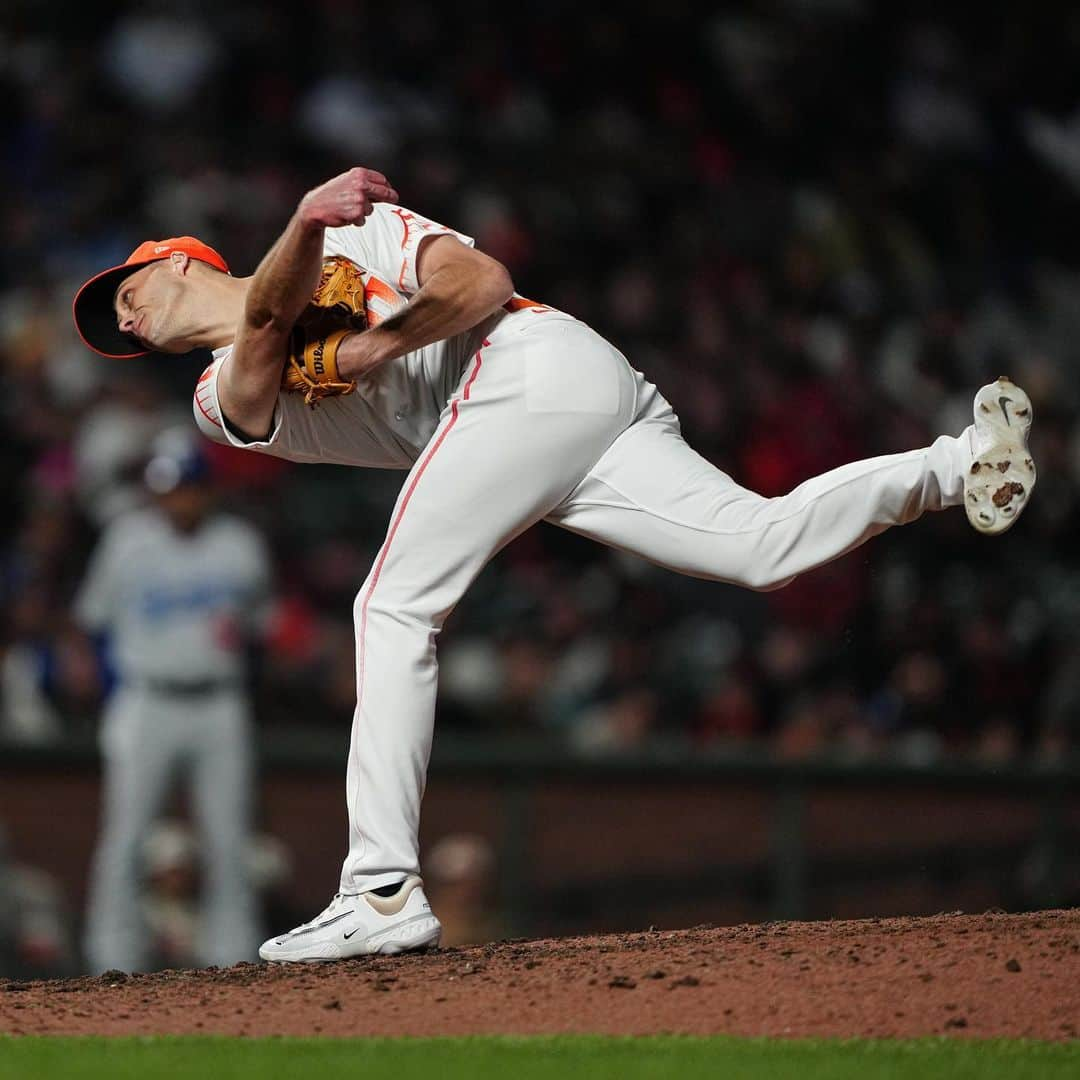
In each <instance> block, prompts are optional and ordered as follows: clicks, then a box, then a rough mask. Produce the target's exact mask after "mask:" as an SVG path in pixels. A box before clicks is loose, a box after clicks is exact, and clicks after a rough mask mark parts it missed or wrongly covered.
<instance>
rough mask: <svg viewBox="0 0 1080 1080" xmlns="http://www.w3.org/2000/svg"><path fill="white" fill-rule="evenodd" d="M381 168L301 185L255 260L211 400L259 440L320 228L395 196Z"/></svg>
mask: <svg viewBox="0 0 1080 1080" xmlns="http://www.w3.org/2000/svg"><path fill="white" fill-rule="evenodd" d="M397 197H398V196H397V192H396V191H395V190H394V189H393V187H391V186H390V182H389V181H388V180H387V179H386V177H385V176H383V174H382V173H379V172H375V171H374V170H372V169H362V168H355V169H350V170H349V171H348V172H346V173H342V174H341V175H340V176H335V177H334V178H333V179H332V180H328V181H327V182H326V183H325V184H322V185H321V186H320V187H317V188H314V189H313V190H311V191H309V192H308V193H307V194H306V195H305V196H304V197H303V198H302V199H301V200H300V203H299V205H298V206H297V208H296V212H295V213H294V214H293V216H292V218H291V219H290V220H289V223H288V225H287V226H286V227H285V231H284V232H283V233H282V234H281V236H279V237H278V239H277V241H276V242H275V243H274V245H273V247H271V248H270V250H269V251H268V252H267V253H266V255H265V256H264V257H263V260H262V262H260V263H259V267H258V269H257V270H256V271H255V276H254V277H253V278H252V281H251V286H250V288H249V291H248V294H247V299H246V302H245V305H244V315H243V318H242V319H241V320H240V325H239V326H238V327H237V330H236V340H235V343H234V345H233V350H232V353H231V354H230V355H229V357H228V358H227V359H226V360H225V362H224V363H223V364H222V367H221V371H220V373H219V375H218V401H219V403H220V405H221V410H222V412H223V413H224V415H225V418H226V419H227V420H228V422H229V424H230V426H231V427H233V428H237V429H239V430H240V431H241V432H243V433H244V434H245V435H248V436H250V437H252V438H259V437H260V436H261V435H262V434H263V433H265V432H267V431H269V430H270V426H271V424H272V423H273V418H274V406H275V404H276V402H277V396H278V390H279V388H280V385H281V373H282V368H283V366H284V363H285V357H286V353H287V351H288V344H289V334H290V333H291V332H292V328H293V325H294V324H295V323H296V320H297V319H298V318H299V317H300V315H301V313H302V312H303V310H304V308H305V307H307V305H308V302H309V301H310V300H311V296H312V294H313V293H314V292H315V289H316V288H317V286H318V284H319V273H320V271H321V268H322V255H323V232H324V230H325V229H327V228H328V227H331V226H340V225H354V224H361V223H362V222H363V221H364V219H365V218H366V217H367V216H368V214H370V213H371V210H372V206H373V204H374V203H376V202H380V201H384V202H396V201H397Z"/></svg>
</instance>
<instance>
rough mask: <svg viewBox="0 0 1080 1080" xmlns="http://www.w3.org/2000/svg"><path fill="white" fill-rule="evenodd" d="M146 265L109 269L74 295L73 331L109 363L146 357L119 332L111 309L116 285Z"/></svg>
mask: <svg viewBox="0 0 1080 1080" xmlns="http://www.w3.org/2000/svg"><path fill="white" fill-rule="evenodd" d="M147 261H148V262H154V261H156V260H154V259H149V260H147ZM146 265H147V263H145V262H142V263H125V264H124V265H123V266H114V267H112V269H111V270H103V271H102V272H101V273H100V274H98V275H97V276H95V277H92V278H91V279H90V280H89V281H88V282H87V283H86V284H85V285H84V286H83V287H82V288H81V289H80V290H79V291H78V292H77V293H76V294H75V300H74V302H73V303H72V305H71V313H72V315H73V316H74V319H75V329H76V330H78V332H79V337H81V338H82V339H83V342H84V343H85V344H86V345H87V347H88V348H91V349H93V350H94V352H96V353H99V354H100V355H101V356H108V357H109V358H110V359H113V360H131V359H133V358H134V357H136V356H146V354H147V353H149V352H150V351H151V350H150V349H147V348H146V347H145V346H144V345H143V344H142V343H141V342H140V341H139V339H138V338H136V337H135V336H134V335H132V334H125V333H122V332H121V330H120V328H119V327H118V326H117V325H116V309H115V308H114V307H113V299H114V298H115V296H116V290H117V288H118V287H119V285H120V282H121V281H123V280H124V278H126V277H127V276H128V275H129V274H134V273H135V271H136V270H138V269H139V268H140V267H142V266H146Z"/></svg>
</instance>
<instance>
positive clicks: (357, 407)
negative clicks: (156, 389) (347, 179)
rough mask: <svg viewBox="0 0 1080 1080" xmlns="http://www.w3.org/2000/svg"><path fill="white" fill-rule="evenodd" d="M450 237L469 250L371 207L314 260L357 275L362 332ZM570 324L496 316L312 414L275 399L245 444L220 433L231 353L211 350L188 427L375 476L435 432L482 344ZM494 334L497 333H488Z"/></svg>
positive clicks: (330, 235) (388, 208) (528, 313)
mask: <svg viewBox="0 0 1080 1080" xmlns="http://www.w3.org/2000/svg"><path fill="white" fill-rule="evenodd" d="M439 235H450V236H455V237H457V239H458V240H460V241H461V242H462V243H463V244H467V245H468V246H469V247H472V246H473V240H472V237H469V236H465V235H464V234H462V233H459V232H457V231H456V230H454V229H450V228H448V227H447V226H445V225H440V224H438V223H437V222H434V221H431V220H430V219H429V218H426V217H423V216H421V215H420V214H417V213H416V212H415V211H412V210H407V209H405V208H404V207H401V206H392V205H390V204H388V203H376V204H375V208H374V210H373V212H372V213H371V214H370V215H369V216H368V218H367V219H366V220H365V221H364V224H363V225H346V226H344V227H342V228H338V229H327V230H326V238H325V242H324V246H323V253H324V255H325V256H326V257H327V258H329V257H330V256H333V255H344V256H345V257H346V258H347V259H349V260H350V261H351V262H353V263H354V264H355V265H356V266H357V267H358V268H359V269H360V271H361V276H362V279H363V282H364V299H365V303H366V306H367V319H368V325H369V326H375V325H378V323H380V322H381V321H382V320H383V319H385V318H387V316H389V315H392V314H393V313H394V312H395V311H397V310H398V309H399V308H400V307H402V306H403V305H404V304H405V303H406V302H407V301H408V298H409V297H410V296H412V295H413V294H414V293H416V292H417V291H418V290H419V288H420V286H419V283H418V281H417V277H416V260H417V255H418V254H419V251H420V245H421V244H422V243H423V241H424V240H425V239H426V238H428V237H431V236H439ZM539 316H544V317H546V318H549V319H564V320H571V321H573V320H572V317H571V316H569V315H566V314H565V313H563V312H560V311H556V310H554V309H553V308H549V307H547V306H546V305H542V304H535V305H531V304H526V303H524V302H523V303H522V304H521V305H520V306H517V309H516V310H514V311H513V312H510V311H500V312H497V313H496V314H495V315H493V316H491V317H490V318H489V319H487V320H485V321H484V322H483V323H481V324H480V325H479V326H477V327H474V328H473V329H472V330H470V331H468V332H466V333H463V334H458V335H457V336H455V337H452V338H447V339H445V340H443V341H437V342H433V343H432V344H430V345H427V346H425V347H424V348H422V349H417V350H416V351H415V352H411V353H406V354H405V355H403V356H400V357H398V358H397V359H395V360H390V361H388V362H387V363H385V364H382V365H380V367H379V368H377V369H376V370H375V371H373V372H371V373H370V374H368V375H366V376H363V377H362V378H360V379H358V380H357V389H356V392H355V393H353V394H348V395H344V396H339V397H331V398H326V399H324V400H322V401H321V402H319V404H318V406H317V407H315V408H312V407H311V406H309V405H306V404H304V400H303V395H302V394H296V393H284V394H280V395H279V396H278V402H277V407H276V408H275V410H274V419H273V423H272V426H271V431H270V435H269V437H268V438H267V439H265V440H260V441H256V442H246V441H244V440H242V439H239V438H237V437H236V436H235V435H234V434H233V433H232V432H231V431H229V430H228V429H227V428H226V427H225V426H224V425H223V423H222V419H221V414H222V410H221V406H220V404H219V402H218V388H217V376H218V372H219V371H220V370H221V366H222V364H223V363H224V362H225V360H226V358H227V357H228V356H229V354H230V353H231V352H232V348H233V347H232V345H225V346H223V347H222V348H220V349H215V350H214V353H213V356H214V359H213V362H212V363H211V364H210V365H209V367H207V369H206V370H205V371H204V372H203V374H202V377H201V378H200V379H199V382H198V384H197V386H196V388H195V401H194V412H195V421H196V423H197V424H198V426H199V429H200V431H202V433H203V434H204V435H206V436H208V437H209V438H211V439H213V440H214V441H215V442H219V443H225V444H227V445H233V446H239V447H242V448H243V449H245V450H255V451H259V452H262V453H266V454H272V455H274V456H275V457H282V458H286V459H288V460H290V461H298V462H311V461H325V462H332V463H334V464H338V465H357V466H367V467H371V468H382V469H408V468H410V467H411V466H412V464H413V462H415V461H416V459H417V457H418V456H419V454H420V451H421V450H422V449H423V447H424V446H425V445H426V444H427V442H428V440H429V439H430V438H431V436H432V434H433V433H434V431H435V428H436V427H437V425H438V422H439V416H440V414H441V412H442V410H443V408H444V406H445V405H446V402H447V399H448V398H449V397H450V395H451V393H452V392H453V389H454V387H455V386H456V385H457V383H458V380H459V379H460V378H461V375H462V372H463V371H464V370H465V367H466V365H467V363H468V361H469V358H470V357H471V356H473V355H474V354H475V353H476V351H477V350H478V349H479V348H480V345H481V343H482V342H483V341H484V340H485V338H486V339H489V340H491V339H492V338H493V335H494V334H496V333H497V332H502V333H508V332H513V331H514V330H517V329H520V328H522V327H523V326H524V325H526V324H528V323H529V322H530V321H532V320H533V319H535V318H537V317H539ZM497 328H498V330H497Z"/></svg>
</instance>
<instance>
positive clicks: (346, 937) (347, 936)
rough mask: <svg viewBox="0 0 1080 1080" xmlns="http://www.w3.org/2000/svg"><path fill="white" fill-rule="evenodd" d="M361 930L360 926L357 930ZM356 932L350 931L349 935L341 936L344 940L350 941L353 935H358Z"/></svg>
mask: <svg viewBox="0 0 1080 1080" xmlns="http://www.w3.org/2000/svg"><path fill="white" fill-rule="evenodd" d="M359 929H360V927H359V926H358V927H357V928H356V930H359ZM356 930H350V931H349V932H348V933H347V934H342V935H341V936H342V937H343V938H344V939H345V940H346V941H348V940H349V938H351V937H352V936H353V934H355V933H356Z"/></svg>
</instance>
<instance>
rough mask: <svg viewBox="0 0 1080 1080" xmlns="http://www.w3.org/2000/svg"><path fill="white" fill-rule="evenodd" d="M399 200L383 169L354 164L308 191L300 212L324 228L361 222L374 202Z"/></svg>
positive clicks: (302, 215)
mask: <svg viewBox="0 0 1080 1080" xmlns="http://www.w3.org/2000/svg"><path fill="white" fill-rule="evenodd" d="M397 201H398V193H397V192H396V191H395V190H394V189H393V188H392V187H391V186H390V181H389V180H387V179H386V177H385V176H383V174H382V173H381V172H376V171H375V170H374V169H361V168H355V169H350V170H349V171H348V172H344V173H342V174H341V175H340V176H335V177H334V178H333V180H327V181H326V183H325V184H321V185H320V186H319V187H317V188H313V189H312V190H311V191H309V192H308V193H307V194H306V195H305V196H304V197H303V198H302V199H301V200H300V206H299V213H300V217H301V220H303V222H304V223H305V224H307V225H312V226H318V227H321V228H334V227H336V226H338V225H362V224H363V222H364V218H366V217H367V216H368V214H370V213H371V211H372V209H373V208H374V204H375V203H377V202H397Z"/></svg>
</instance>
